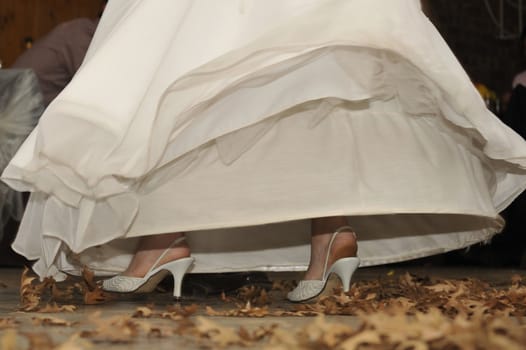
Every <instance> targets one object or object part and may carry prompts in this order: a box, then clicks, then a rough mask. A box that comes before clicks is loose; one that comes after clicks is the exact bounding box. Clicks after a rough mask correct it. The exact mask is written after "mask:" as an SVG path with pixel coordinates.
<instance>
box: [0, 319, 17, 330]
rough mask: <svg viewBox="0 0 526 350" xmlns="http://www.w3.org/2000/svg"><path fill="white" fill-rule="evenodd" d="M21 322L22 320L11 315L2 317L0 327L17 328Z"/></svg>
mask: <svg viewBox="0 0 526 350" xmlns="http://www.w3.org/2000/svg"><path fill="white" fill-rule="evenodd" d="M19 324H20V322H18V321H17V320H14V319H12V318H11V317H8V318H0V329H7V328H15V327H16V326H18V325H19Z"/></svg>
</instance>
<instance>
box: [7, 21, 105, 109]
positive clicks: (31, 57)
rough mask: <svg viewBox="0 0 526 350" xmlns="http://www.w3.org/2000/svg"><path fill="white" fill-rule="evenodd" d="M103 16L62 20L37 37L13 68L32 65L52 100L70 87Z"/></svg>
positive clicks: (46, 100)
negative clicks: (68, 85)
mask: <svg viewBox="0 0 526 350" xmlns="http://www.w3.org/2000/svg"><path fill="white" fill-rule="evenodd" d="M98 22H99V19H98V18H97V19H90V18H77V19H74V20H71V21H68V22H65V23H62V24H59V25H58V26H57V27H55V28H54V29H53V30H52V31H51V32H49V33H48V34H47V35H46V36H44V37H43V38H41V39H39V40H37V41H35V43H34V44H33V46H32V47H31V48H30V49H27V50H26V51H25V52H24V53H23V54H22V55H20V56H19V57H18V59H17V60H16V61H15V63H14V64H13V66H12V68H31V69H33V70H34V71H35V74H36V75H37V77H38V80H39V84H40V89H41V91H42V95H43V96H44V105H45V106H48V105H49V103H50V102H51V101H52V100H53V99H54V98H55V97H56V96H57V95H58V94H59V93H60V92H61V91H62V89H64V87H66V85H67V84H68V83H69V82H70V81H71V78H73V75H75V72H76V71H77V69H78V68H79V67H80V64H81V63H82V61H83V60H84V56H85V54H86V51H87V50H88V46H89V44H90V42H91V39H92V38H93V34H94V33H95V28H96V27H97V24H98Z"/></svg>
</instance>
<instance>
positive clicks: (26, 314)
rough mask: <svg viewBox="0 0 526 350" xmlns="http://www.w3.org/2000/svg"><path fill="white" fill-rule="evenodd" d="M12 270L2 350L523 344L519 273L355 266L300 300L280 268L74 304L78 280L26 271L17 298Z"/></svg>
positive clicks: (4, 277) (6, 283)
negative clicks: (217, 288) (44, 280)
mask: <svg viewBox="0 0 526 350" xmlns="http://www.w3.org/2000/svg"><path fill="white" fill-rule="evenodd" d="M406 272H409V273H410V274H407V273H406ZM21 274H22V270H21V269H1V270H0V348H1V349H3V350H18V349H29V348H31V349H44V350H47V349H61V350H68V349H69V350H76V349H95V348H97V349H147V348H153V349H176V348H183V349H202V348H214V349H215V348H222V347H223V348H228V349H236V348H247V347H248V348H255V349H293V348H298V349H324V348H325V349H331V348H335V349H336V348H340V349H408V350H409V349H415V350H418V349H446V348H448V349H455V348H458V349H463V348H468V347H467V346H477V347H473V348H474V349H475V348H477V349H499V348H500V349H526V345H525V344H526V328H525V327H524V326H523V325H522V321H521V320H523V319H524V316H525V313H526V277H525V276H526V271H524V270H523V271H520V270H519V271H517V270H511V269H487V268H466V267H464V268H429V267H424V266H404V267H387V268H385V267H384V268H364V269H360V270H358V272H357V273H356V274H355V277H354V278H353V282H354V283H356V284H355V285H354V287H353V288H352V289H351V292H350V293H348V294H347V295H345V294H342V293H339V292H338V290H337V289H336V294H334V295H333V289H332V288H331V293H330V295H328V296H325V297H324V298H322V299H321V301H318V302H315V303H311V304H299V305H298V304H291V303H288V302H286V301H285V300H284V296H285V293H286V290H287V289H290V288H291V286H292V283H293V282H292V280H294V279H298V278H299V277H300V275H298V274H290V273H289V274H270V275H269V278H270V279H271V280H272V281H274V283H273V288H271V289H268V290H265V291H264V290H263V289H262V288H261V287H254V288H250V287H245V288H244V289H242V290H241V291H238V292H236V293H230V294H227V295H221V294H220V295H213V296H187V297H186V298H185V299H184V300H183V301H182V302H181V303H175V302H174V301H173V300H172V298H171V296H170V294H169V293H163V292H155V293H152V294H148V295H143V296H137V295H126V296H123V297H121V296H119V297H117V298H115V299H113V300H106V299H105V298H106V297H107V296H100V295H96V294H91V300H88V302H96V301H97V300H99V301H100V302H103V303H102V304H98V305H85V300H86V294H84V299H83V297H82V290H83V288H84V292H86V293H87V292H88V289H89V286H87V285H86V283H85V282H82V281H80V282H79V281H72V282H69V284H67V285H66V284H65V285H60V284H58V285H56V286H54V285H53V284H48V285H47V286H45V288H44V289H42V290H39V289H38V288H37V289H31V288H33V287H34V286H35V285H38V283H36V282H37V281H36V280H33V281H30V280H28V279H26V280H25V282H24V283H25V287H24V288H23V290H25V291H26V292H27V293H26V295H25V299H23V300H22V301H21V299H20V286H21V282H20V278H21ZM278 281H279V282H278ZM24 283H23V284H24ZM89 283H90V282H89V281H88V284H89ZM75 285H76V287H75ZM68 286H69V287H68ZM56 287H58V288H56ZM269 287H270V285H269ZM28 288H30V289H31V290H30V291H31V293H37V294H38V293H40V294H41V298H40V300H37V301H36V302H35V300H33V299H31V298H32V296H31V295H32V294H31V293H29V292H28V290H29V289H28ZM52 288H56V290H55V291H54V292H52V293H51V292H50V291H51V289H52ZM92 292H93V293H96V291H92ZM28 293H29V294H28ZM68 293H69V295H66V294H68ZM94 295H95V296H94ZM89 298H90V296H89V295H88V299H89ZM97 298H99V299H97ZM55 302H57V304H55ZM23 308H25V309H26V310H31V311H20V310H21V309H23ZM46 311H51V312H46ZM321 314H323V315H325V316H319V315H321ZM517 316H518V317H517ZM464 345H465V346H466V347H464ZM455 346H456V347H455Z"/></svg>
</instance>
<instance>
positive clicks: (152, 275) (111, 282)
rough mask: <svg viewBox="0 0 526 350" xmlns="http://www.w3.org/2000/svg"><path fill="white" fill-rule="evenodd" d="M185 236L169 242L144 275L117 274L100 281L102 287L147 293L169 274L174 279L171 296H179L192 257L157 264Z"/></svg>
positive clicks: (122, 291) (110, 289) (112, 290)
mask: <svg viewBox="0 0 526 350" xmlns="http://www.w3.org/2000/svg"><path fill="white" fill-rule="evenodd" d="M185 239H186V237H184V236H183V237H179V238H177V239H176V240H174V241H173V242H172V244H170V246H169V247H168V248H167V249H166V250H165V251H164V252H163V253H162V254H161V255H160V256H159V258H157V260H156V261H155V263H154V264H153V265H152V267H151V268H150V270H149V271H148V272H147V273H146V275H145V276H144V277H129V276H122V275H117V276H114V277H112V278H109V279H107V280H104V281H103V282H102V289H103V290H105V291H107V292H117V293H149V292H152V291H153V290H154V289H155V287H157V285H158V284H159V283H160V282H161V281H162V280H163V279H164V277H166V276H167V275H169V274H172V276H173V279H174V290H173V296H174V297H175V298H180V297H181V286H182V281H183V277H184V275H185V274H186V272H187V271H188V269H189V268H190V266H192V264H193V263H194V258H192V257H187V258H180V259H177V260H173V261H170V262H167V263H165V264H162V265H160V266H157V265H158V264H159V262H160V261H161V259H162V258H163V257H164V256H165V255H166V253H168V251H169V250H170V249H171V248H173V247H174V246H175V245H176V244H178V243H180V242H182V241H183V240H185Z"/></svg>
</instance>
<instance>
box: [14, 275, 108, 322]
mask: <svg viewBox="0 0 526 350" xmlns="http://www.w3.org/2000/svg"><path fill="white" fill-rule="evenodd" d="M64 285H65V287H59V286H58V284H57V283H56V282H55V280H54V279H53V278H50V277H48V278H45V279H44V280H43V281H42V282H39V281H38V280H37V278H36V277H34V276H30V275H29V270H28V269H27V268H25V269H24V271H23V272H22V276H21V279H20V310H21V311H33V312H62V311H71V312H72V311H75V309H76V306H75V305H72V304H67V305H62V306H59V305H58V304H57V302H61V303H64V302H74V301H76V302H78V300H75V299H78V298H79V297H81V298H82V300H83V304H85V305H94V304H102V303H105V302H107V301H108V300H111V295H110V294H108V293H105V292H104V291H103V290H102V289H101V287H100V286H99V285H98V284H97V283H95V281H94V276H93V272H91V271H90V270H88V269H84V270H83V271H82V281H81V282H75V283H73V284H68V283H65V284H64Z"/></svg>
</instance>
